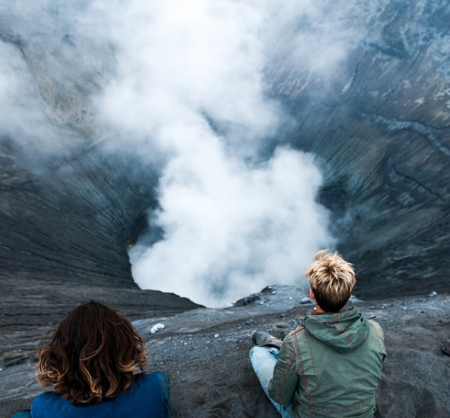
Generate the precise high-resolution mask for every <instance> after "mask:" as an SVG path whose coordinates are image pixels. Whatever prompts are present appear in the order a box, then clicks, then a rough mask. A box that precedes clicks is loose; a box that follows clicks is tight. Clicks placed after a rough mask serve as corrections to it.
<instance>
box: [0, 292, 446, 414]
mask: <svg viewBox="0 0 450 418" xmlns="http://www.w3.org/2000/svg"><path fill="white" fill-rule="evenodd" d="M272 292H275V294H273V293H272ZM272 292H265V293H259V294H258V296H259V300H255V301H254V302H253V303H249V304H247V305H246V306H243V307H233V308H229V309H223V310H211V309H199V310H194V311H191V312H187V313H183V314H181V315H177V316H174V317H170V318H147V319H145V320H139V321H135V323H134V324H135V326H136V328H137V329H138V330H139V331H140V332H141V334H142V335H144V336H145V337H146V339H147V341H148V346H149V348H148V352H149V355H150V359H151V365H150V368H151V370H157V369H161V370H165V371H167V372H168V373H169V375H170V377H171V380H172V408H173V417H174V418H178V417H179V418H191V417H192V418H194V417H195V418H207V417H208V418H220V417H229V416H234V417H261V418H271V417H273V418H275V417H277V416H278V414H277V412H276V411H275V409H274V408H273V407H272V405H271V404H270V403H269V401H268V400H267V399H266V397H265V395H264V392H263V391H262V389H261V388H260V386H259V382H258V381H257V379H256V377H255V375H254V373H253V371H252V369H251V365H250V361H249V359H248V351H249V350H250V348H251V346H252V343H251V339H250V334H251V332H252V331H253V330H254V329H260V330H267V331H269V332H271V333H272V334H273V335H276V336H277V337H283V336H284V335H285V334H286V333H287V332H289V330H291V329H293V328H295V327H296V326H297V325H298V324H299V322H300V320H301V318H302V317H303V316H304V315H305V314H306V313H308V312H309V311H310V310H311V306H309V307H307V306H304V305H301V303H300V302H301V300H302V299H303V297H305V295H306V293H305V292H304V291H303V290H300V289H296V288H293V287H288V286H274V287H273V288H272ZM289 297H291V298H292V299H289ZM261 302H262V303H261ZM449 302H450V298H449V296H448V295H447V296H446V295H438V296H436V297H433V298H431V297H428V296H424V297H409V298H402V299H386V300H384V301H377V302H376V303H373V302H361V301H355V302H354V303H356V304H357V306H358V308H359V309H361V310H362V311H363V312H364V314H365V315H366V316H373V315H375V316H376V317H377V319H376V320H377V321H378V322H379V323H380V324H381V326H382V327H383V329H384V332H385V343H386V348H387V351H388V357H387V358H386V360H385V364H384V371H383V376H382V380H381V384H380V388H379V390H378V393H377V404H378V408H379V413H378V416H379V417H383V418H398V417H416V418H448V417H449V416H450V390H449V386H448V381H449V379H450V357H448V356H445V355H444V354H442V353H441V350H440V348H441V346H442V345H443V344H445V343H448V341H449V334H448V329H449V326H450V310H449V306H450V305H449ZM156 323H162V324H164V325H165V328H164V329H163V330H161V331H159V332H158V333H156V334H153V335H152V334H150V328H151V327H152V326H153V325H155V324H156ZM33 374H34V372H33V371H32V370H30V369H29V367H28V366H26V365H20V366H14V367H11V368H7V369H5V370H3V371H1V372H0V416H2V417H8V416H10V415H11V414H12V413H13V412H14V411H16V410H17V409H19V408H25V407H28V406H29V404H30V402H31V401H32V399H33V398H34V396H36V395H37V394H38V393H40V391H41V389H40V388H39V387H38V385H37V383H36V382H35V380H34V377H33Z"/></svg>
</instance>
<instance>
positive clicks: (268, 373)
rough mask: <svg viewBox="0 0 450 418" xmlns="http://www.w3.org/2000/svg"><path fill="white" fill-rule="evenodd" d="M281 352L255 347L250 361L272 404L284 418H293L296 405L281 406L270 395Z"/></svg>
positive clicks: (269, 348) (274, 349) (251, 351)
mask: <svg viewBox="0 0 450 418" xmlns="http://www.w3.org/2000/svg"><path fill="white" fill-rule="evenodd" d="M279 352H280V350H278V349H276V348H272V347H259V346H255V347H253V348H252V349H251V350H250V361H251V363H252V366H253V370H254V371H255V373H256V376H257V377H258V379H259V383H261V386H262V388H263V390H264V392H265V394H266V395H267V397H268V398H269V400H270V402H272V403H273V405H274V406H275V408H276V409H277V411H278V412H279V413H280V414H281V416H282V417H283V418H293V417H294V412H293V408H294V404H293V403H290V404H289V405H280V404H279V403H276V402H274V401H273V400H272V399H270V396H269V393H268V390H269V383H270V381H271V380H272V376H273V369H274V367H275V363H276V362H277V359H278V353H279Z"/></svg>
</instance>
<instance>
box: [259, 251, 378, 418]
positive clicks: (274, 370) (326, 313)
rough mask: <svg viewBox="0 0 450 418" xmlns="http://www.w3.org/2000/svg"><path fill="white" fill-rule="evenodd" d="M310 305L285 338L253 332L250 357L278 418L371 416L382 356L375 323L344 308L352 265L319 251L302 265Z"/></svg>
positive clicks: (352, 276) (351, 281) (351, 282)
mask: <svg viewBox="0 0 450 418" xmlns="http://www.w3.org/2000/svg"><path fill="white" fill-rule="evenodd" d="M305 276H306V277H307V278H308V279H309V284H310V298H311V299H312V300H315V303H316V307H315V311H314V312H313V313H311V314H310V315H307V316H306V317H305V318H304V320H303V325H302V326H300V327H298V328H297V329H295V330H294V331H292V332H290V333H289V334H288V335H287V336H286V337H285V338H284V341H283V342H282V341H280V340H277V339H276V338H275V337H273V336H271V335H269V334H267V333H265V332H259V331H254V332H253V334H252V340H253V342H254V343H255V346H254V347H253V348H252V349H251V351H250V360H251V363H252V365H253V368H254V370H255V372H256V375H257V377H258V379H259V381H260V383H261V385H262V387H263V389H264V391H265V393H266V394H267V395H268V397H269V399H270V400H271V402H272V403H273V404H274V406H275V407H276V408H277V410H278V412H279V413H280V414H281V416H282V417H284V418H287V417H296V418H300V417H302V418H313V417H314V418H325V417H327V418H330V417H332V418H333V417H334V418H338V417H339V418H345V417H359V418H372V417H373V416H374V413H375V411H376V402H375V392H376V390H377V387H378V384H379V382H380V378H381V369H382V363H383V360H384V358H385V356H386V350H385V347H384V337H383V331H382V329H381V327H380V326H379V325H378V323H376V322H375V321H373V320H371V319H366V318H365V317H364V316H363V315H362V314H361V312H360V311H359V310H358V309H357V308H356V307H352V308H346V303H347V301H348V300H349V298H350V297H351V294H352V290H353V287H354V285H355V282H356V279H355V272H354V269H353V266H352V264H350V263H348V262H347V261H345V260H344V259H343V258H342V257H341V256H340V255H339V254H337V253H331V252H329V251H328V250H322V251H319V252H318V253H316V255H315V258H314V262H313V263H312V265H311V266H310V267H309V268H308V269H307V270H306V273H305Z"/></svg>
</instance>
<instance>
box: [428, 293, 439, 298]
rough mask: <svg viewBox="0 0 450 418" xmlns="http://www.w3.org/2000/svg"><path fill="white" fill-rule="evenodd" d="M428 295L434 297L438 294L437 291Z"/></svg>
mask: <svg viewBox="0 0 450 418" xmlns="http://www.w3.org/2000/svg"><path fill="white" fill-rule="evenodd" d="M428 296H429V297H430V298H434V297H435V296H437V292H430V293H429V294H428Z"/></svg>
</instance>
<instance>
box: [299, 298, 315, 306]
mask: <svg viewBox="0 0 450 418" xmlns="http://www.w3.org/2000/svg"><path fill="white" fill-rule="evenodd" d="M300 303H301V304H302V305H306V304H307V303H312V300H311V299H310V298H303V299H302V300H301V301H300Z"/></svg>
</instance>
